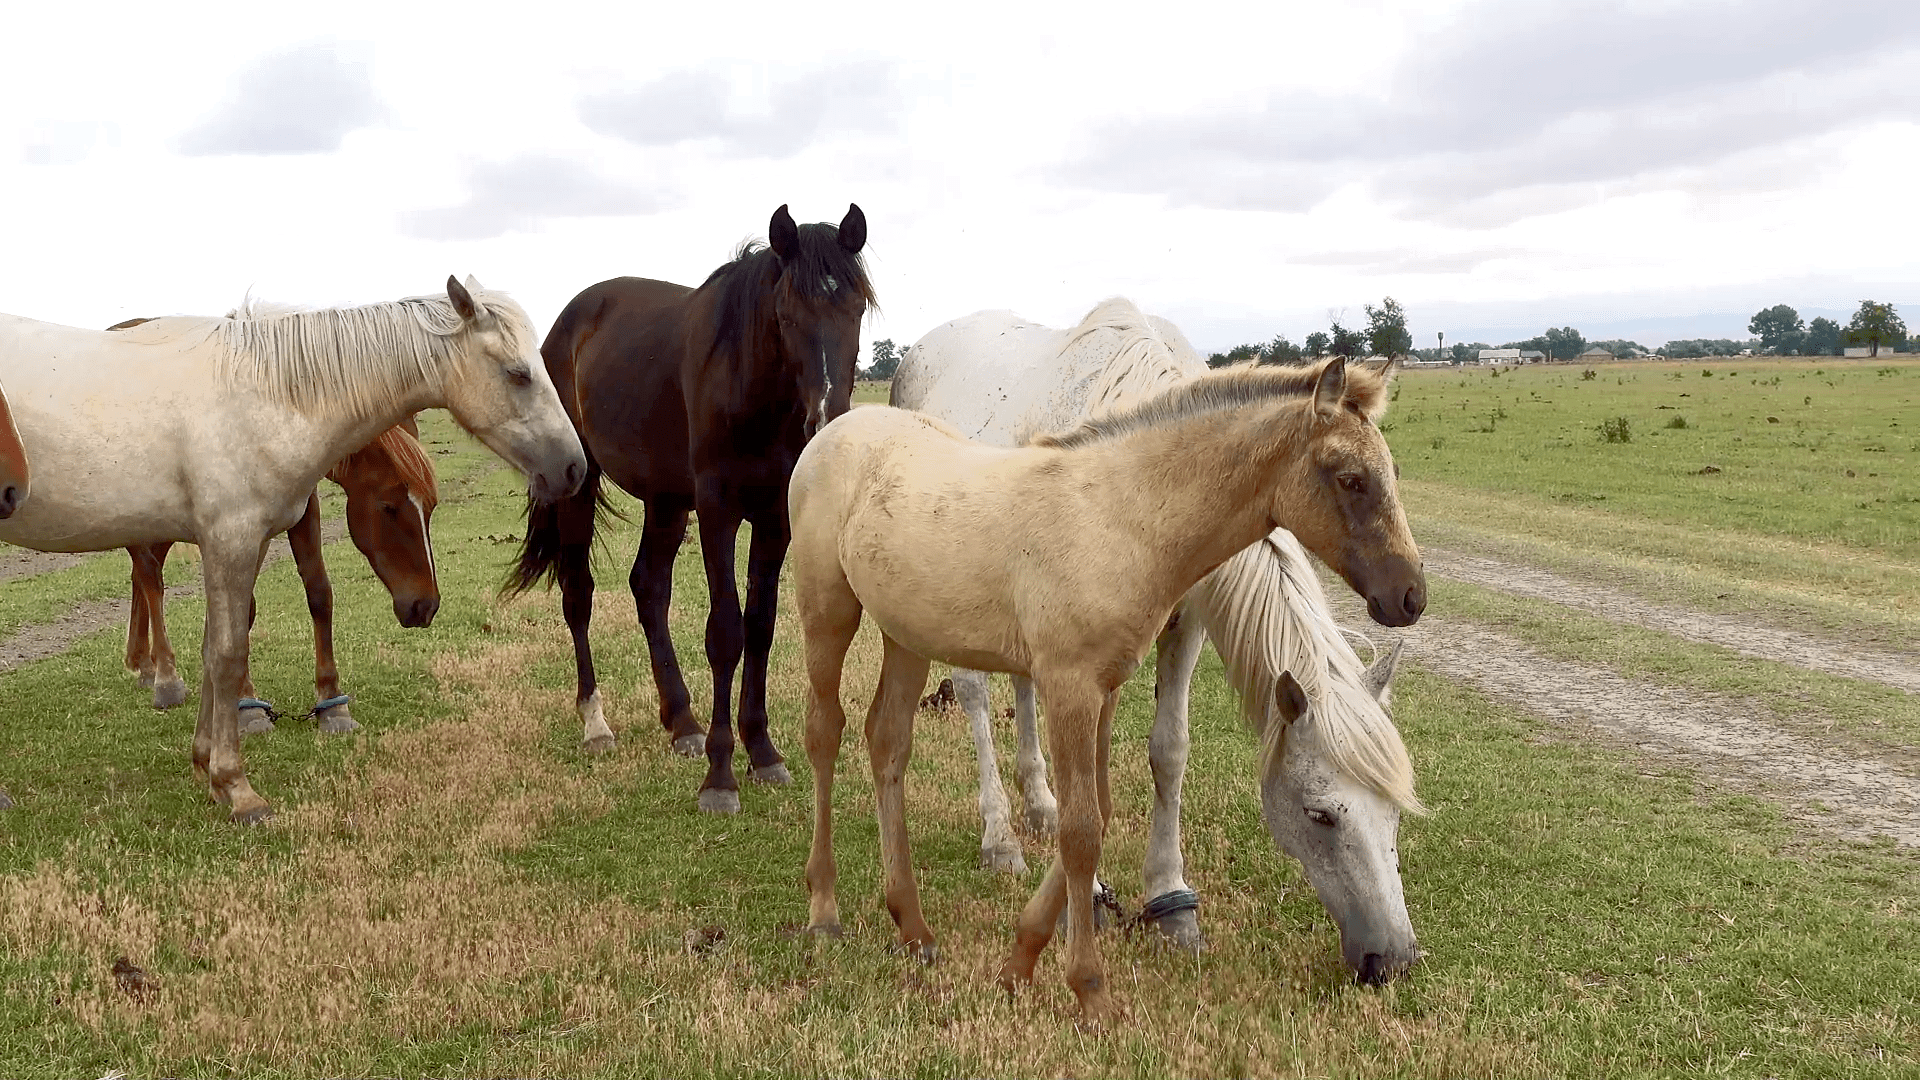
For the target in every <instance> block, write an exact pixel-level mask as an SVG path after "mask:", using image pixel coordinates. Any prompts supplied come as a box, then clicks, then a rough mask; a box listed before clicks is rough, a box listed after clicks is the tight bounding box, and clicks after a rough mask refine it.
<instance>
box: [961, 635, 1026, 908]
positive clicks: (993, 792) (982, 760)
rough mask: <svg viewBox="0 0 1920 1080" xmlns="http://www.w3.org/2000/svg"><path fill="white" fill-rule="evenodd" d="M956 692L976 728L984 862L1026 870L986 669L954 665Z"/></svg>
mask: <svg viewBox="0 0 1920 1080" xmlns="http://www.w3.org/2000/svg"><path fill="white" fill-rule="evenodd" d="M953 694H954V697H955V698H957V699H958V700H959V702H960V709H961V711H962V712H965V713H966V714H967V726H968V728H970V729H971V730H972V732H973V754H974V757H975V758H976V759H977V760H978V761H979V764H980V865H981V867H982V868H984V869H987V870H1005V871H1006V872H1007V873H1009V874H1025V873H1026V872H1027V860H1026V858H1025V857H1024V856H1023V855H1021V853H1020V838H1019V837H1017V836H1015V835H1013V821H1012V818H1013V807H1012V804H1011V803H1009V802H1008V800H1007V789H1006V787H1005V786H1004V785H1002V784H1001V783H1000V762H999V761H998V759H997V758H996V757H995V755H994V752H993V715H992V710H991V708H990V702H989V701H988V698H987V675H986V672H983V671H968V670H966V669H965V668H954V669H953Z"/></svg>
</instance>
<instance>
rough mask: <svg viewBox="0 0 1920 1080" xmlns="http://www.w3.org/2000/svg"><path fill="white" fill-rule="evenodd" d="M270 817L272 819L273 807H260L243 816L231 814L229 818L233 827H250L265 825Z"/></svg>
mask: <svg viewBox="0 0 1920 1080" xmlns="http://www.w3.org/2000/svg"><path fill="white" fill-rule="evenodd" d="M271 817H273V807H271V806H261V807H258V808H256V809H253V810H249V811H247V812H246V813H244V814H233V815H232V816H231V820H232V821H233V823H234V824H235V825H248V826H252V825H265V824H266V823H267V820H268V819H269V818H271Z"/></svg>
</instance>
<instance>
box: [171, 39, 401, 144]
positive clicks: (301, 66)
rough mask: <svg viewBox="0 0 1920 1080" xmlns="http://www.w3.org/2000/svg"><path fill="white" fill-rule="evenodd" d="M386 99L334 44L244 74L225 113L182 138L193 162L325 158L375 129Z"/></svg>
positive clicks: (287, 54) (290, 53)
mask: <svg viewBox="0 0 1920 1080" xmlns="http://www.w3.org/2000/svg"><path fill="white" fill-rule="evenodd" d="M379 117H380V100H379V98H378V97H377V96H376V95H375V94H374V90H373V80H372V79H371V77H369V75H368V73H367V68H366V65H365V64H364V63H361V62H358V61H355V60H352V59H349V58H348V57H347V56H344V55H342V50H341V49H340V47H339V46H335V45H324V44H322V45H306V46H302V47H300V48H295V49H288V50H285V51H283V52H278V53H274V54H272V55H270V56H267V57H265V58H263V59H262V60H261V61H260V62H259V63H257V64H255V65H254V66H253V67H251V68H248V69H247V70H246V71H244V72H242V73H241V75H240V77H239V78H238V79H237V80H235V84H234V87H233V92H232V94H231V95H230V96H229V98H228V100H227V101H226V103H225V104H223V105H222V106H221V108H220V110H219V111H218V112H216V113H215V114H214V115H213V116H211V117H209V118H208V119H207V120H206V121H205V122H204V123H202V124H201V125H200V126H198V127H196V128H194V129H192V130H191V131H188V132H187V133H186V134H185V135H182V136H181V138H180V149H181V150H182V151H183V152H185V153H187V154H191V155H196V156H198V155H211V154H261V155H273V154H326V153H331V152H333V151H335V150H338V149H340V143H341V140H343V139H345V138H346V136H347V133H348V132H351V131H354V130H356V129H358V128H363V127H367V126H369V125H371V124H373V123H374V122H375V121H376V120H378V119H379Z"/></svg>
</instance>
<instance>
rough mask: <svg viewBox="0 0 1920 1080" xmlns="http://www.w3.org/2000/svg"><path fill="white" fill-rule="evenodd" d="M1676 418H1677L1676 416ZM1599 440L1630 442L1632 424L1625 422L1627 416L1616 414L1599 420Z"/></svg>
mask: <svg viewBox="0 0 1920 1080" xmlns="http://www.w3.org/2000/svg"><path fill="white" fill-rule="evenodd" d="M1676 419H1678V418H1677V417H1676ZM1600 441H1601V442H1610V443H1627V442H1632V441H1633V430H1632V426H1631V425H1630V424H1629V423H1628V422H1627V418H1626V417H1624V416H1616V417H1613V418H1612V419H1610V420H1602V421H1600Z"/></svg>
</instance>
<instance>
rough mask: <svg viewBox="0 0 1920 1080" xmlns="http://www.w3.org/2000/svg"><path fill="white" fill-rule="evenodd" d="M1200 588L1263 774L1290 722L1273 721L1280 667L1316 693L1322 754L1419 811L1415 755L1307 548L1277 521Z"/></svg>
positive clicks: (1277, 755) (1276, 757)
mask: <svg viewBox="0 0 1920 1080" xmlns="http://www.w3.org/2000/svg"><path fill="white" fill-rule="evenodd" d="M1196 589H1197V590H1199V591H1201V592H1202V594H1203V595H1204V596H1205V597H1206V599H1207V604H1206V606H1207V608H1208V610H1209V613H1210V615H1211V618H1210V619H1209V620H1208V623H1207V636H1208V637H1209V638H1210V639H1211V640H1212V641H1213V647H1214V649H1215V650H1217V651H1218V652H1219V653H1220V659H1221V662H1222V663H1223V664H1224V665H1225V666H1226V669H1227V678H1228V681H1230V682H1232V683H1233V687H1234V689H1235V690H1237V691H1239V693H1240V705H1241V709H1242V713H1243V715H1244V716H1245V718H1246V721H1247V724H1248V725H1249V726H1250V727H1252V728H1253V730H1254V732H1255V734H1257V735H1258V736H1259V737H1260V748H1261V775H1262V776H1263V777H1265V776H1271V775H1272V774H1273V771H1274V770H1275V769H1278V768H1279V767H1280V762H1281V760H1282V758H1283V757H1284V756H1285V753H1286V737H1287V728H1288V725H1286V724H1282V723H1278V722H1277V718H1278V715H1279V713H1278V710H1277V709H1275V708H1274V703H1273V695H1274V686H1275V684H1276V683H1277V682H1278V681H1279V677H1280V673H1281V672H1282V671H1291V672H1293V677H1294V679H1295V680H1296V681H1298V682H1299V683H1300V688H1301V689H1302V690H1304V691H1305V692H1306V695H1307V699H1308V700H1309V701H1311V702H1313V718H1314V720H1315V721H1316V722H1317V723H1318V724H1319V725H1320V733H1321V739H1322V741H1323V742H1324V744H1325V745H1326V749H1327V756H1328V757H1329V758H1331V759H1332V760H1333V762H1334V764H1335V765H1336V766H1337V767H1338V768H1339V769H1340V771H1342V772H1344V773H1346V774H1347V775H1349V776H1351V777H1353V778H1354V779H1356V780H1358V781H1360V782H1362V783H1364V784H1366V785H1368V786H1369V787H1371V788H1373V789H1374V790H1376V791H1378V792H1379V793H1380V794H1381V795H1383V796H1385V797H1386V798H1388V799H1390V800H1392V801H1393V802H1394V803H1395V804H1397V805H1399V806H1400V807H1402V808H1403V809H1406V810H1409V811H1412V812H1414V813H1421V812H1424V808H1423V807H1422V806H1421V805H1420V800H1419V798H1418V797H1417V796H1416V795H1415V794H1414V792H1413V763H1412V762H1411V761H1410V760H1409V759H1408V757H1407V747H1406V744H1405V743H1404V742H1402V741H1401V739H1400V732H1399V731H1398V730H1397V729H1396V728H1395V727H1394V726H1393V721H1392V719H1390V718H1389V717H1388V716H1387V713H1386V710H1385V709H1384V708H1383V707H1381V705H1380V702H1379V701H1377V700H1376V699H1375V698H1374V696H1373V695H1372V694H1371V693H1369V692H1368V690H1367V688H1366V685H1365V682H1364V681H1363V680H1362V678H1361V676H1362V675H1363V674H1364V673H1365V671H1366V666H1365V665H1364V664H1363V663H1362V662H1361V660H1360V654H1359V653H1356V652H1355V651H1354V650H1353V646H1352V645H1350V644H1348V642H1347V639H1346V635H1345V632H1344V631H1342V630H1341V629H1340V627H1339V626H1338V625H1337V624H1335V622H1334V621H1333V613H1332V612H1331V611H1330V610H1329V609H1328V607H1327V594H1326V592H1325V591H1324V590H1323V589H1321V587H1320V577H1319V575H1318V574H1316V573H1315V572H1314V568H1313V562H1312V560H1311V559H1309V558H1308V557H1307V551H1306V549H1305V548H1304V547H1301V546H1300V541H1298V540H1296V539H1294V536H1293V534H1292V533H1290V532H1287V531H1286V530H1284V529H1275V530H1274V531H1273V532H1271V533H1269V534H1267V537H1266V539H1265V540H1263V541H1261V542H1260V543H1258V544H1255V545H1253V546H1251V547H1248V548H1246V549H1244V550H1242V551H1240V552H1239V553H1238V554H1236V555H1234V557H1233V558H1231V559H1228V560H1227V561H1226V562H1225V563H1224V564H1222V565H1221V567H1220V568H1219V569H1218V570H1215V571H1214V572H1213V573H1211V574H1209V575H1207V576H1206V577H1205V578H1203V579H1202V580H1201V582H1200V584H1199V585H1198V586H1196Z"/></svg>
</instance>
